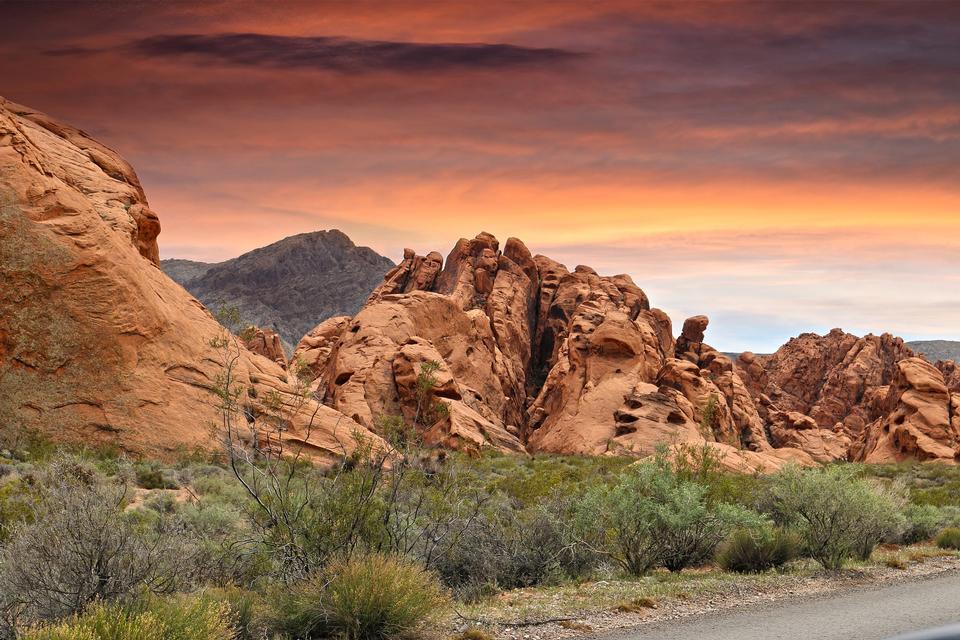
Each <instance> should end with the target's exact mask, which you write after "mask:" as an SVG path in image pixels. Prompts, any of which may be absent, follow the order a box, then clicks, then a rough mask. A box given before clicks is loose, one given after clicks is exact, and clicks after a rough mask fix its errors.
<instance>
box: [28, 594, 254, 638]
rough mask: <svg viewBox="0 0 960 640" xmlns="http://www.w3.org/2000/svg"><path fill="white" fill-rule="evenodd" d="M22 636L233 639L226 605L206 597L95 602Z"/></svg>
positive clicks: (233, 635) (234, 636) (234, 635)
mask: <svg viewBox="0 0 960 640" xmlns="http://www.w3.org/2000/svg"><path fill="white" fill-rule="evenodd" d="M20 637H21V638H22V640H233V638H236V633H235V631H234V628H233V621H232V620H231V617H230V611H229V608H228V607H227V606H226V605H225V604H223V603H219V602H216V601H213V600H209V599H205V598H196V599H184V598H175V599H170V600H157V599H154V600H151V601H149V602H148V603H147V604H144V605H128V606H124V605H117V604H112V605H111V604H105V603H97V604H95V605H93V606H92V607H90V608H89V609H88V610H87V611H86V612H85V613H83V614H80V615H77V616H73V617H71V618H69V619H67V620H64V621H62V622H59V623H57V624H53V625H49V626H41V627H34V628H32V629H28V630H26V631H25V632H23V633H22V634H21V636H20Z"/></svg>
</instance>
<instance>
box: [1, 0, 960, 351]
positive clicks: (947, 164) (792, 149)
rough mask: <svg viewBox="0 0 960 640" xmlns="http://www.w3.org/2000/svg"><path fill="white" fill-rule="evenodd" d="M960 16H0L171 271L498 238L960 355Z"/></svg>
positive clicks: (649, 11)
mask: <svg viewBox="0 0 960 640" xmlns="http://www.w3.org/2000/svg"><path fill="white" fill-rule="evenodd" d="M958 41H960V4H958V3H955V2H925V1H923V0H914V1H910V2H882V1H875V2H869V3H865V2H850V3H845V2H840V1H836V2H819V3H817V2H810V3H807V2H802V1H797V2H790V3H777V2H720V1H710V2H696V1H684V2H672V3H671V2H641V3H637V2H589V3H584V2H555V1H553V2H546V1H544V2H533V1H530V2H503V3H498V2H488V3H483V4H482V5H481V4H478V3H458V2H419V3H417V2H389V3H388V2H356V3H340V2H336V3H334V2H330V3H303V4H299V3H282V4H280V3H256V2H208V3H187V2H172V3H155V4H151V3H113V2H104V3H98V4H89V3H82V4H81V3H63V4H60V3H53V2H45V3H22V4H21V3H9V2H8V3H4V4H2V5H0V73H2V76H0V77H3V78H4V81H3V83H2V85H0V93H2V94H3V95H5V96H6V97H8V98H10V99H12V100H16V101H19V102H23V103H25V104H29V105H30V106H32V107H35V108H37V109H41V110H44V111H47V112H49V113H51V114H52V115H54V116H57V117H60V118H63V119H65V120H68V121H70V122H71V123H74V124H76V125H78V126H81V127H83V128H85V129H86V130H88V131H89V132H90V133H92V134H93V135H95V136H97V137H98V138H100V139H102V140H103V141H104V142H106V143H107V144H109V145H111V146H113V147H114V148H116V149H118V150H119V151H120V152H121V153H122V154H123V155H124V156H126V157H127V158H128V159H129V160H130V161H131V162H132V163H133V164H134V166H135V167H136V168H137V170H138V172H139V174H140V176H141V179H142V181H143V183H144V186H145V188H146V190H147V195H148V197H149V199H150V202H151V205H152V206H153V207H154V208H155V209H156V210H157V211H158V212H159V213H160V216H161V221H162V223H163V233H162V235H161V237H160V241H161V252H162V253H163V256H164V257H187V258H195V259H203V260H219V259H223V258H227V257H231V256H234V255H237V254H239V253H241V252H243V251H246V250H248V249H251V248H254V247H257V246H262V245H264V244H267V243H269V242H271V241H274V240H277V239H279V238H282V237H284V236H286V235H290V234H293V233H299V232H303V231H310V230H314V229H321V228H331V227H337V228H340V229H342V230H344V231H345V232H347V233H348V234H349V235H350V236H351V237H352V238H354V240H355V241H356V242H358V243H359V244H366V245H369V246H372V247H373V248H375V249H377V250H379V251H380V252H382V253H384V254H385V255H388V256H390V257H392V258H394V259H398V258H399V256H400V252H401V250H402V248H403V247H404V246H411V247H413V248H416V249H417V250H419V251H421V252H423V251H427V250H430V249H439V250H441V251H443V252H446V251H447V250H449V248H450V247H451V246H452V244H453V242H454V241H455V239H456V238H458V237H460V236H472V235H474V234H476V233H477V232H478V231H480V230H486V231H490V232H492V233H494V234H496V235H497V236H498V237H500V238H501V239H502V240H503V239H506V237H508V236H511V235H512V236H517V237H520V238H521V239H523V240H524V241H525V242H526V243H527V244H528V245H529V246H530V247H531V248H532V249H533V250H535V251H540V252H544V253H548V254H549V255H552V256H553V257H558V258H562V259H563V260H564V261H567V262H569V263H570V265H571V266H572V265H573V264H577V263H584V264H590V265H591V266H594V267H595V268H597V269H598V270H600V271H601V272H614V271H616V272H627V273H630V274H631V275H632V276H633V277H634V279H635V280H636V282H637V283H638V284H639V285H640V286H642V287H644V288H645V289H646V290H647V292H648V294H649V295H650V297H651V298H652V301H653V303H654V304H655V305H657V306H661V307H663V308H665V309H666V310H667V311H668V312H670V313H671V314H672V315H673V316H674V320H675V321H682V318H683V317H684V316H685V315H689V314H693V313H707V314H708V315H711V317H713V319H714V322H713V324H712V325H711V328H710V334H709V335H710V339H711V341H712V342H713V343H714V344H715V345H716V346H718V347H720V348H723V349H730V350H734V349H744V348H752V349H755V350H758V351H764V350H769V349H772V348H774V347H775V346H776V345H778V344H779V343H781V342H783V341H784V340H786V338H788V337H789V336H790V335H794V334H796V333H798V332H800V331H804V330H817V331H824V330H828V329H830V328H831V327H833V326H843V327H844V328H846V329H848V330H851V331H856V332H860V333H862V332H866V331H883V330H889V331H893V332H896V333H899V334H901V335H904V336H907V337H911V338H925V337H929V338H954V339H960V326H958V324H960V323H958V322H957V320H956V319H957V318H958V317H960V296H958V293H957V292H958V290H960V287H958V286H957V285H958V284H960V283H958V282H957V275H956V274H957V273H958V269H957V267H956V265H957V260H956V256H957V255H960V253H958V250H960V233H958V232H960V48H958V47H957V46H956V42H958Z"/></svg>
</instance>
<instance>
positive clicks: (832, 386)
mask: <svg viewBox="0 0 960 640" xmlns="http://www.w3.org/2000/svg"><path fill="white" fill-rule="evenodd" d="M912 355H913V353H912V352H911V351H910V350H909V349H908V348H907V347H906V346H905V345H904V343H903V340H901V339H900V338H896V337H894V336H891V335H889V334H884V335H882V336H874V335H867V336H864V337H863V338H858V337H857V336H854V335H851V334H848V333H844V332H843V331H842V330H840V329H834V330H833V331H831V332H830V333H829V334H827V335H825V336H819V335H817V334H813V333H805V334H803V335H801V336H799V337H797V338H793V339H792V340H790V341H789V342H788V343H787V344H785V345H784V346H782V347H781V348H780V349H779V350H778V351H777V352H776V353H775V354H773V355H771V356H755V355H753V354H744V355H742V356H741V357H740V358H739V361H738V365H739V373H740V375H741V377H742V378H743V379H744V381H745V383H746V384H747V387H748V389H750V391H751V393H753V394H754V395H755V396H757V395H759V394H761V393H763V394H765V395H767V396H769V397H770V398H771V400H772V401H773V402H774V403H775V404H776V405H777V406H778V407H779V408H780V409H781V410H783V411H797V412H799V413H803V414H806V415H809V416H810V417H812V418H813V419H814V420H815V421H816V422H817V424H818V425H820V426H821V427H823V428H826V429H833V428H834V426H835V425H836V424H838V423H840V424H841V425H842V426H843V430H844V431H845V432H846V433H848V434H849V435H850V436H851V437H856V436H857V435H859V434H860V433H861V432H862V431H863V428H864V427H865V426H866V425H867V424H868V423H870V422H872V421H873V420H875V419H876V418H877V417H878V416H877V415H876V414H875V413H873V412H871V411H870V409H871V406H870V405H869V404H868V403H866V402H864V400H865V399H868V398H870V397H872V396H873V395H874V394H875V393H876V390H877V389H879V388H881V387H884V386H886V385H889V384H890V381H891V379H892V378H893V376H894V375H895V364H896V363H897V362H898V361H900V360H902V359H903V358H907V357H910V356H912Z"/></svg>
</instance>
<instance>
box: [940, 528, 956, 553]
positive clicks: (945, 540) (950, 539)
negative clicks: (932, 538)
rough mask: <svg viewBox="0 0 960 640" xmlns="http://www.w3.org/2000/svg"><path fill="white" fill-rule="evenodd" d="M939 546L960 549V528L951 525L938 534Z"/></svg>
mask: <svg viewBox="0 0 960 640" xmlns="http://www.w3.org/2000/svg"><path fill="white" fill-rule="evenodd" d="M937 546H938V547H940V548H941V549H960V529H958V528H957V527H949V528H947V529H944V530H943V531H941V532H940V535H938V536H937Z"/></svg>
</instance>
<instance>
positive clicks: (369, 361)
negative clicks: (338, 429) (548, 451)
mask: <svg viewBox="0 0 960 640" xmlns="http://www.w3.org/2000/svg"><path fill="white" fill-rule="evenodd" d="M397 358H401V362H398V363H396V364H395V360H396V359H397ZM426 360H434V361H437V362H438V363H441V365H442V367H443V369H442V374H443V379H444V382H443V383H441V386H443V385H445V384H447V382H446V380H447V378H446V375H447V372H449V376H450V381H449V392H445V391H441V393H446V395H447V396H449V397H451V398H454V397H457V398H462V402H463V403H464V404H465V405H466V406H467V407H469V408H471V409H472V410H473V411H474V412H476V413H478V414H479V415H481V416H482V417H483V418H484V419H485V420H487V421H488V422H490V423H492V424H494V426H495V427H496V428H497V429H498V430H503V432H504V433H507V432H506V430H505V425H506V424H517V422H516V420H515V419H513V418H514V417H515V416H517V415H518V409H519V407H521V406H522V402H523V399H522V398H520V399H517V398H514V397H510V396H508V395H507V393H506V392H505V389H504V382H503V380H507V379H509V374H508V372H507V370H506V369H505V364H504V358H503V354H502V352H501V351H500V350H499V348H498V347H497V344H496V340H495V338H494V334H493V330H492V327H491V323H490V319H489V318H488V317H487V315H486V314H485V313H484V312H483V311H482V310H479V309H474V310H471V311H464V310H463V309H462V308H461V307H460V306H459V305H458V304H457V303H456V302H455V301H454V300H453V299H452V298H451V297H449V296H444V295H440V294H437V293H433V292H426V291H419V290H414V291H410V292H409V293H406V294H384V295H382V296H381V297H380V298H379V299H378V300H373V301H372V302H371V303H370V304H368V305H367V306H366V307H365V308H364V309H362V310H361V311H360V313H358V314H357V315H356V316H355V317H354V318H353V320H352V321H351V322H350V324H349V325H348V326H347V327H346V328H345V329H344V330H343V332H342V333H341V335H340V336H339V338H338V342H337V344H336V346H335V347H334V349H333V351H332V352H331V354H330V356H329V358H328V362H327V368H326V370H325V372H324V373H323V378H324V380H326V382H327V388H326V398H327V401H328V402H329V403H330V404H331V406H333V407H334V408H336V409H338V410H340V411H342V412H344V413H345V414H346V415H348V416H350V417H351V418H353V419H355V420H357V421H358V422H360V423H361V424H363V425H365V426H367V427H368V428H373V429H376V428H377V422H378V419H380V418H382V417H387V416H395V415H404V413H409V402H410V384H411V379H412V378H414V379H415V377H416V374H417V373H419V371H415V370H414V368H413V366H414V364H418V363H421V362H424V361H426ZM491 373H492V374H493V375H491ZM398 376H399V379H398ZM411 376H412V378H411ZM398 384H399V385H400V386H398ZM454 390H456V391H454ZM405 407H406V409H405ZM448 423H449V421H448ZM454 426H455V425H454ZM487 430H488V431H490V432H491V433H492V432H493V431H494V430H493V429H490V428H487ZM477 432H480V433H482V432H483V430H477ZM507 435H509V434H507ZM509 439H511V440H512V441H511V442H510V443H509V446H508V447H506V448H507V449H510V450H514V449H522V445H521V444H520V443H519V441H518V440H517V439H516V437H515V436H510V438H509ZM488 444H491V445H493V444H494V443H493V442H490V443H488ZM495 446H498V447H499V446H500V445H499V444H498V445H495Z"/></svg>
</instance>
